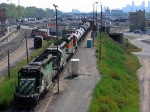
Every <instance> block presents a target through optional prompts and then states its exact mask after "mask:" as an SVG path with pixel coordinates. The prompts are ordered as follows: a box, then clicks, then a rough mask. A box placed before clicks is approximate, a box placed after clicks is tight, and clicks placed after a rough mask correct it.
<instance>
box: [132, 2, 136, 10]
mask: <svg viewBox="0 0 150 112" xmlns="http://www.w3.org/2000/svg"><path fill="white" fill-rule="evenodd" d="M135 10H136V8H135V4H134V1H132V11H135Z"/></svg>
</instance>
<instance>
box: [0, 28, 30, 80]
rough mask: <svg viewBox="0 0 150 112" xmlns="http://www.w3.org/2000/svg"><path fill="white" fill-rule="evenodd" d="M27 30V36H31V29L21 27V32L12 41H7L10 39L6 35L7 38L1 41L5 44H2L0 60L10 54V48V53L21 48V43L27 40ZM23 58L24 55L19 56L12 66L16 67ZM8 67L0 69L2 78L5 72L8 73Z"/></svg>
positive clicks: (0, 46)
mask: <svg viewBox="0 0 150 112" xmlns="http://www.w3.org/2000/svg"><path fill="white" fill-rule="evenodd" d="M25 32H26V34H27V38H28V37H30V35H31V30H29V29H20V30H19V32H17V34H16V37H13V38H14V39H12V40H11V41H9V42H7V43H6V40H8V39H9V37H6V38H5V39H3V40H2V41H1V42H3V44H2V45H0V60H2V59H3V58H5V57H6V56H7V55H8V50H9V53H12V52H13V51H15V50H16V49H17V48H19V47H20V46H21V45H23V43H24V40H25ZM23 58H24V57H20V58H18V59H17V60H16V61H15V63H13V64H11V68H12V67H14V66H15V65H16V64H17V63H18V62H19V61H20V60H21V59H23ZM7 69H8V68H5V69H2V70H1V71H0V79H1V78H2V77H3V76H4V74H6V73H7Z"/></svg>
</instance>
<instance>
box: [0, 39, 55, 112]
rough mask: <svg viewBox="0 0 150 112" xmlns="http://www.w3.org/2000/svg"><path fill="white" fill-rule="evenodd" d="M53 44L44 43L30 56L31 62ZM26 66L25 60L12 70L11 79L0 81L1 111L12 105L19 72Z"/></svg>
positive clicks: (5, 78)
mask: <svg viewBox="0 0 150 112" xmlns="http://www.w3.org/2000/svg"><path fill="white" fill-rule="evenodd" d="M52 43H53V42H49V43H47V42H46V41H43V47H42V48H40V49H38V50H36V51H35V52H34V53H32V54H31V55H30V56H29V61H30V60H31V59H33V58H35V57H37V56H38V55H39V54H40V53H42V52H43V49H45V48H46V47H48V46H49V45H51V44H52ZM26 64H27V60H26V59H24V60H23V61H22V62H20V63H19V64H18V65H17V66H16V67H14V68H12V69H11V72H10V74H11V77H10V78H7V77H4V78H2V79H1V80H0V110H2V109H5V108H7V107H8V106H10V105H11V104H12V99H13V93H14V87H15V85H16V84H17V75H18V70H19V68H20V67H21V66H24V65H26Z"/></svg>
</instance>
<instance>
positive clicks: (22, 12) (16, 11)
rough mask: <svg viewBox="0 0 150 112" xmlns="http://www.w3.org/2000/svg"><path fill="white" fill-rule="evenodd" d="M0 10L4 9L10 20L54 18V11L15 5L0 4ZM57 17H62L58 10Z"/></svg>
mask: <svg viewBox="0 0 150 112" xmlns="http://www.w3.org/2000/svg"><path fill="white" fill-rule="evenodd" d="M0 8H5V9H6V16H7V17H8V18H12V19H19V18H48V17H54V16H55V10H53V9H50V8H46V9H45V10H44V9H42V8H37V7H34V6H32V7H23V6H20V5H19V6H16V5H15V4H13V3H11V4H6V3H1V4H0ZM58 15H62V12H61V11H59V10H58Z"/></svg>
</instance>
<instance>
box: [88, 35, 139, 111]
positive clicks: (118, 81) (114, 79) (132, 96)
mask: <svg viewBox="0 0 150 112" xmlns="http://www.w3.org/2000/svg"><path fill="white" fill-rule="evenodd" d="M95 42H96V43H95V44H96V47H97V50H96V56H98V54H99V53H98V52H99V38H97V39H96V41H95ZM124 42H125V43H124V44H123V46H122V45H120V44H118V43H117V42H114V41H113V40H112V39H111V38H109V37H107V36H106V35H104V34H103V35H102V56H101V60H100V61H98V69H99V71H100V73H101V77H102V78H101V80H100V81H99V82H98V83H97V84H96V87H95V90H94V94H93V98H92V101H91V104H90V107H89V112H139V88H138V77H137V75H136V70H137V69H138V68H139V67H140V63H139V61H138V59H137V57H136V56H135V55H133V54H132V53H131V52H130V51H140V50H141V49H139V48H137V47H135V46H134V45H131V44H130V43H129V45H128V48H126V47H125V45H126V43H127V41H126V40H124Z"/></svg>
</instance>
